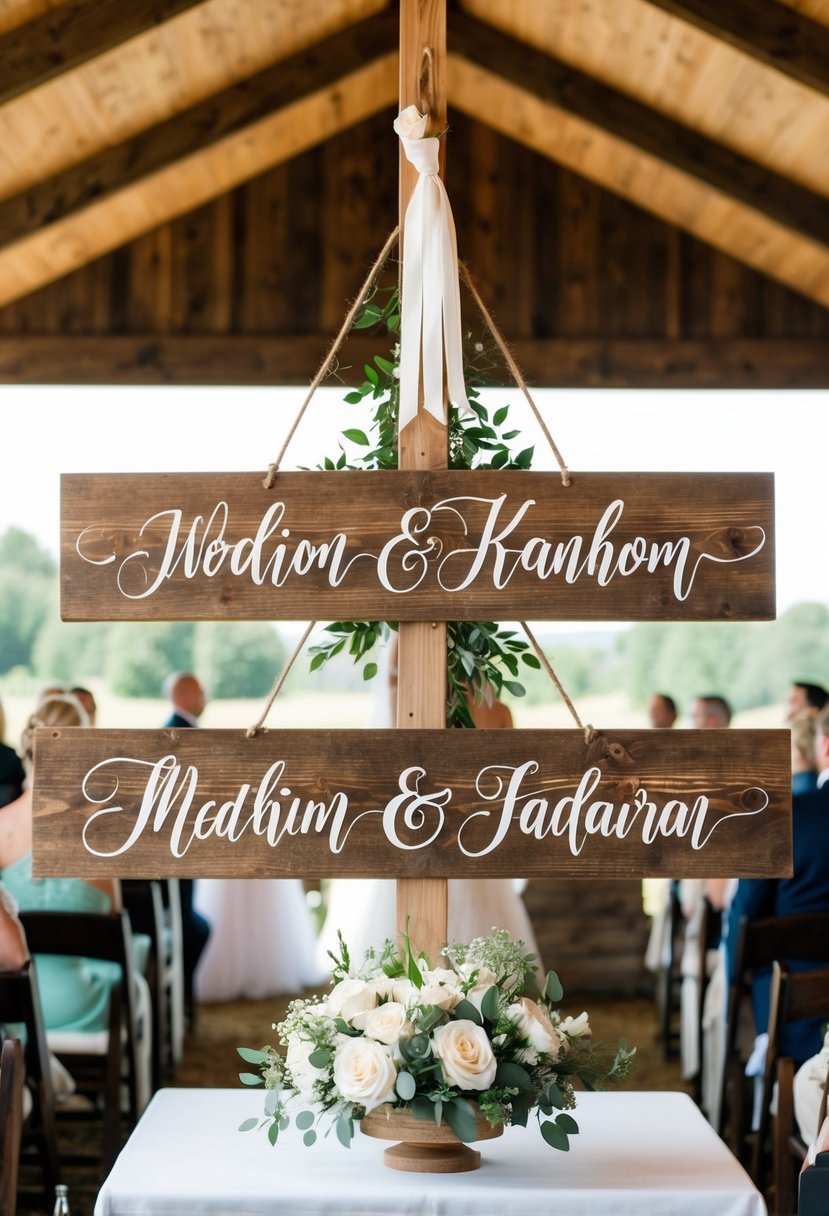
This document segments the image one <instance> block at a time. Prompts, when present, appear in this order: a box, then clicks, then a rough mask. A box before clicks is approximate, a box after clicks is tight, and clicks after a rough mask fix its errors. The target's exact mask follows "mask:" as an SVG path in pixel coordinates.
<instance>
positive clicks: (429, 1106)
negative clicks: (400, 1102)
mask: <svg viewBox="0 0 829 1216" xmlns="http://www.w3.org/2000/svg"><path fill="white" fill-rule="evenodd" d="M409 1110H410V1111H411V1112H412V1114H413V1115H414V1117H415V1119H424V1120H429V1121H434V1118H435V1106H434V1103H433V1102H432V1101H430V1099H429V1098H426V1097H424V1096H423V1094H418V1095H417V1096H416V1097H414V1098H412V1100H411V1103H410V1105H409Z"/></svg>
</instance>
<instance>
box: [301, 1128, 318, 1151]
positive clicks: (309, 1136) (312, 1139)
mask: <svg viewBox="0 0 829 1216" xmlns="http://www.w3.org/2000/svg"><path fill="white" fill-rule="evenodd" d="M316 1142H317V1133H316V1132H315V1131H314V1129H313V1128H311V1129H310V1131H307V1132H306V1133H305V1135H304V1136H303V1137H302V1143H303V1144H304V1145H305V1146H306V1147H307V1148H310V1147H311V1145H312V1144H316Z"/></svg>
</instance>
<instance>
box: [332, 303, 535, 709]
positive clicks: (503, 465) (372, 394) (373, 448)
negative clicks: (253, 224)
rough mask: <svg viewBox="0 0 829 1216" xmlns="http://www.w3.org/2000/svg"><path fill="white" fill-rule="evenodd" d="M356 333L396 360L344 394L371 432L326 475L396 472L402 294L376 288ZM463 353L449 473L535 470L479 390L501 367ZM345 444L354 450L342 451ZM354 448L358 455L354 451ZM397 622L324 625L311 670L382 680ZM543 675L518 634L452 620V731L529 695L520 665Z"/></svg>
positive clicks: (354, 431) (528, 452)
mask: <svg viewBox="0 0 829 1216" xmlns="http://www.w3.org/2000/svg"><path fill="white" fill-rule="evenodd" d="M354 328H355V329H374V328H377V329H381V330H383V331H385V333H386V334H387V335H388V336H389V337H390V338H391V339H392V340H394V342H395V345H394V349H393V351H392V357H391V359H389V358H385V357H383V356H381V355H375V356H374V359H373V360H372V362H371V363H367V364H365V366H364V368H363V373H364V377H365V378H364V380H363V381H362V383H361V384H360V386H359V387H358V388H355V389H352V390H351V391H350V392H348V393H347V394H346V395H345V398H344V399H345V401H346V402H347V403H348V404H349V405H358V404H361V403H363V402H364V401H366V400H370V401H371V402H372V404H373V414H372V419H371V426H370V428H369V432H368V433H366V431H363V430H360V429H359V428H356V427H349V428H347V429H345V430H343V431H342V434H341V441H340V444H339V452H338V454H337V455H336V456H335V457H329V456H326V457H325V459H324V460H323V462H322V464H321V465H320V466H319V467H320V468H322V469H327V470H330V471H334V470H337V469H354V468H358V469H396V468H397V418H398V398H399V385H398V359H399V354H400V348H399V344H397V339H398V337H399V333H400V297H399V293H398V290H397V288H396V287H393V288H379V289H376V290H375V291H374V292H373V293H372V295H371V296H369V298H368V299H367V300H366V302H365V303H364V304H363V306H362V308H361V310H360V312H359V313H358V315H357V319H356V320H355V322H354ZM467 339H468V341H467V347H468V349H467V350H466V351H465V352H464V357H465V367H464V376H465V380H466V390H467V398H468V401H469V405H470V410H471V414H470V415H468V416H466V415H463V414H461V412H460V411H459V410H458V409H457V408H456V407H455V406H454V405H451V406H450V408H449V426H448V431H449V437H448V438H449V452H448V464H449V468H450V469H529V468H530V466H531V464H532V458H533V448H532V447H525V448H522V449H521V450H519V451H517V452H514V451H513V449H512V447H511V446H510V445H511V444H512V441H513V440H515V439H517V438H518V437H519V434H520V432H519V431H518V430H515V429H511V428H510V425H509V412H510V407H509V406H508V405H504V406H501V407H500V408H498V409H496V410H495V411H494V413H493V414H492V416H491V417H490V411H489V410H488V409H487V408H486V406H484V405H483V404H482V402H481V400H480V393H479V390H480V389H481V388H483V387H484V386H486V385H491V384H493V383H494V380H493V376H492V372H493V370H494V368H495V366H496V365H495V362H494V361H493V359H492V357H491V355H490V353H489V352H488V351H487V350H486V349H485V348H484V345H483V343H482V342H474V343H472V342H471V335H467ZM343 441H345V442H346V443H347V444H348V445H349V447H348V448H346V446H345V445H344V442H343ZM353 449H356V451H354V450H353ZM396 629H397V622H396V621H388V622H383V621H335V622H333V623H332V624H330V625H327V626H325V630H326V632H327V633H328V635H329V636H328V637H327V638H325V639H324V640H323V641H321V642H319V643H318V644H317V645H316V646H312V647H311V650H310V653H311V655H312V658H311V670H312V671H316V670H317V669H318V668H320V667H322V666H323V664H324V663H327V662H329V660H331V659H333V658H335V657H336V655H338V654H341V653H343V652H345V653H347V654H349V655H350V656H351V657H352V658H353V660H354V662H355V663H363V678H364V679H366V680H370V679H372V678H373V677H374V676H375V675H376V674H377V663H376V662H374V661H373V660H372V659H370V658H369V656H370V655H371V654H372V652H373V650H374V648H375V646H376V645H377V643H378V642H379V641H381V640H388V638H389V636H390V631H392V630H396ZM521 663H523V664H525V665H526V666H527V667H530V668H533V669H536V670H537V669H538V668H539V667H540V664H539V661H538V659H537V658H536V656H535V655H534V654H533V653H532V651H531V650H530V648H529V645H528V644H527V642H525V641H524V640H523V639H521V638H519V637H518V636H517V635H516V632H515V631H514V630H506V629H501V627H500V626H499V625H497V624H495V623H494V622H491V621H451V622H449V625H448V627H447V704H446V720H447V724H448V725H449V726H465V727H470V726H474V725H475V723H474V720H473V718H472V711H471V708H470V704H469V698H470V695H471V697H472V700H473V701H474V702H475V703H477V704H481V703H482V702H483V701H491V699H492V698H493V697H500V695H501V693H502V692H503V691H504V689H506V690H507V691H508V692H510V693H512V695H513V696H515V697H520V696H523V695H524V692H525V689H524V685H523V684H522V683H521V682H520V680H519V678H518V677H519V671H520V664H521Z"/></svg>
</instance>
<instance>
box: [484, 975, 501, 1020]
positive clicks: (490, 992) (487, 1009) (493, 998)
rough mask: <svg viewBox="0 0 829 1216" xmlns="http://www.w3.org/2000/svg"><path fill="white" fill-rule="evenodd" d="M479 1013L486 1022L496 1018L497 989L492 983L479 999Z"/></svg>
mask: <svg viewBox="0 0 829 1216" xmlns="http://www.w3.org/2000/svg"><path fill="white" fill-rule="evenodd" d="M481 1014H482V1016H483V1017H484V1018H486V1020H487V1021H488V1022H497V1020H498V989H497V988H496V987H495V985H494V984H493V985H492V987H491V988H487V990H486V992H485V993H484V996H483V1000H482V1001H481Z"/></svg>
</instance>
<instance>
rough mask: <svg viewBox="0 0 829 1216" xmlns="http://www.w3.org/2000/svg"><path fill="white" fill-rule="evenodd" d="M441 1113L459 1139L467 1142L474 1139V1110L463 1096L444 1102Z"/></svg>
mask: <svg viewBox="0 0 829 1216" xmlns="http://www.w3.org/2000/svg"><path fill="white" fill-rule="evenodd" d="M443 1113H444V1115H445V1116H446V1122H447V1123H448V1124H449V1126H450V1127H451V1128H452V1131H453V1132H454V1133H455V1135H456V1136H457V1137H458V1139H459V1140H462V1141H463V1143H464V1144H469V1142H470V1141H472V1140H474V1139H475V1136H476V1129H475V1112H474V1111H473V1109H472V1107H471V1106H470V1105H469V1103H468V1102H467V1101H466V1099H465V1098H453V1099H452V1101H451V1102H446V1103H444V1107H443Z"/></svg>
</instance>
